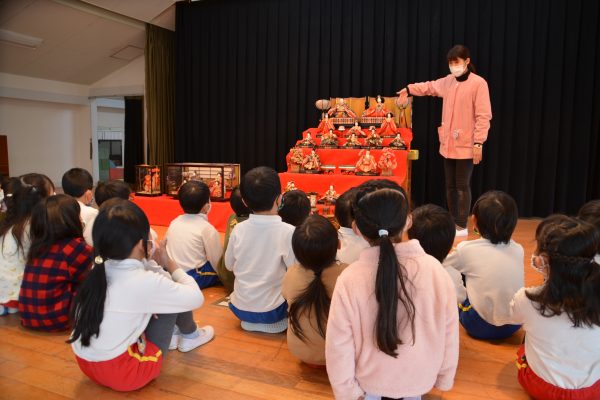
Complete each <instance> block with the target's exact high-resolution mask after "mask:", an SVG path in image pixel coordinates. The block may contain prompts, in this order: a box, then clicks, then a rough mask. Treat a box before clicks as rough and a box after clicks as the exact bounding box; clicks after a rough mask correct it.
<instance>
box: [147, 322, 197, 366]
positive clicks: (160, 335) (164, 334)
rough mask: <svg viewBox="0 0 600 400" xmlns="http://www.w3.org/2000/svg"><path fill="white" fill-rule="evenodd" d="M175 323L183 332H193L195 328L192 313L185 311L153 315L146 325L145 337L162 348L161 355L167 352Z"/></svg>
mask: <svg viewBox="0 0 600 400" xmlns="http://www.w3.org/2000/svg"><path fill="white" fill-rule="evenodd" d="M175 325H177V327H178V328H179V330H180V331H181V333H183V334H186V333H192V332H194V331H195V330H196V322H194V314H192V312H191V311H186V312H182V313H179V314H157V315H156V316H154V315H153V316H152V317H151V318H150V322H148V326H147V327H146V331H145V333H146V339H148V340H149V341H151V342H152V343H154V344H155V345H157V346H158V347H159V348H160V349H161V350H162V352H163V356H164V355H166V354H167V353H168V352H169V343H171V336H173V328H174V327H175Z"/></svg>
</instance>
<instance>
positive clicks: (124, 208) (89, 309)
mask: <svg viewBox="0 0 600 400" xmlns="http://www.w3.org/2000/svg"><path fill="white" fill-rule="evenodd" d="M149 231H150V224H149V223H148V218H146V215H145V214H144V212H143V211H142V210H141V209H140V208H139V207H138V206H137V205H135V204H134V203H132V202H130V201H127V200H123V199H118V198H113V199H110V200H107V201H106V202H104V203H103V204H102V206H101V207H100V212H99V213H98V216H97V217H96V220H95V221H94V227H93V229H92V239H93V241H94V253H95V254H94V255H95V259H94V268H93V269H92V270H91V272H90V273H89V275H88V276H87V278H86V279H85V281H84V282H83V284H82V286H81V288H80V289H79V291H78V292H77V296H76V297H75V300H74V306H73V309H72V314H71V317H72V319H73V325H74V329H73V334H72V335H71V338H70V339H69V340H68V341H67V343H73V342H75V341H76V340H77V339H81V345H82V346H89V345H90V339H91V338H92V337H93V336H96V337H98V334H99V333H100V324H101V323H102V319H103V318H104V301H105V300H106V289H107V282H106V271H105V266H104V262H105V261H106V260H108V259H111V260H124V259H126V258H128V257H129V256H130V254H131V252H132V251H133V248H134V247H135V246H136V245H137V244H138V243H139V241H140V240H142V243H143V246H144V251H145V252H147V248H146V246H147V241H148V233H149Z"/></svg>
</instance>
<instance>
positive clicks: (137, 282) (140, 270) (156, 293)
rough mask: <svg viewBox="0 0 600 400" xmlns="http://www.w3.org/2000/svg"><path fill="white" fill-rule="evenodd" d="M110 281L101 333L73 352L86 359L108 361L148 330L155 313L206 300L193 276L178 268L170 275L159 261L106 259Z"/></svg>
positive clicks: (186, 308) (78, 344)
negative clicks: (167, 274)
mask: <svg viewBox="0 0 600 400" xmlns="http://www.w3.org/2000/svg"><path fill="white" fill-rule="evenodd" d="M104 265H105V270H106V281H107V283H108V287H107V291H106V300H105V302H104V317H103V319H102V323H101V324H100V334H99V335H98V337H94V336H93V337H92V338H91V340H90V345H89V346H88V347H83V346H82V345H81V341H80V340H77V341H75V342H74V343H72V344H71V347H72V348H73V352H74V353H75V354H76V355H77V356H78V357H80V358H83V359H84V360H87V361H107V360H112V359H113V358H115V357H118V356H119V355H121V354H123V353H124V352H125V351H126V350H127V348H128V347H129V346H130V345H132V344H133V343H135V342H136V341H137V339H138V338H139V336H140V335H141V334H142V332H144V330H146V327H147V326H148V322H149V321H150V317H151V316H152V314H171V313H180V312H185V311H190V310H193V309H195V308H198V307H200V306H201V305H202V303H203V302H204V297H203V295H202V292H201V291H200V289H199V288H198V285H197V284H196V282H195V281H194V279H193V278H192V277H190V276H189V275H187V274H186V273H185V272H184V271H183V270H182V269H177V270H175V272H173V274H172V275H171V277H172V279H171V278H168V277H167V276H165V275H164V274H163V273H162V272H159V270H160V269H159V268H156V264H148V265H147V267H146V266H145V265H144V263H143V262H141V261H139V260H135V259H127V260H107V261H106V262H105V264H104Z"/></svg>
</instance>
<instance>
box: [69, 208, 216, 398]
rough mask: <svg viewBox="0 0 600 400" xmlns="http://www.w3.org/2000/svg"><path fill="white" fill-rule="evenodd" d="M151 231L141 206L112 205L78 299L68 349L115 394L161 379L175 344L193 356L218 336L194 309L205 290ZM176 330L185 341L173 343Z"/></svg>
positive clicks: (98, 225) (99, 221)
mask: <svg viewBox="0 0 600 400" xmlns="http://www.w3.org/2000/svg"><path fill="white" fill-rule="evenodd" d="M149 232H150V224H149V223H148V219H147V218H146V215H145V214H144V212H143V211H142V210H141V209H140V208H139V207H138V206H136V205H135V204H133V203H132V202H130V201H126V200H122V199H111V200H109V201H107V202H105V203H104V204H103V205H102V207H101V208H100V212H99V214H98V217H97V218H96V221H95V222H94V230H93V232H92V236H93V239H94V244H95V246H94V254H95V258H94V267H93V268H92V270H91V271H90V273H89V274H88V276H87V278H86V279H85V281H84V282H83V284H82V285H81V288H80V289H79V291H78V292H77V296H76V297H75V301H74V306H73V312H72V317H73V323H74V330H73V332H72V334H71V338H70V339H69V341H68V343H71V347H72V349H73V352H74V353H75V356H76V359H77V363H78V364H79V368H81V371H82V372H83V373H84V374H85V375H87V376H88V377H89V378H90V379H92V380H94V381H95V382H97V383H98V384H100V385H103V386H108V387H110V388H112V389H114V390H119V391H130V390H136V389H139V388H141V387H143V386H145V385H146V384H148V383H149V382H150V381H152V380H153V379H155V378H156V377H157V376H158V375H159V374H160V370H161V367H162V363H163V359H164V356H165V354H166V353H167V351H168V350H169V348H173V345H174V347H176V348H177V349H179V350H180V351H182V352H187V351H190V350H193V349H195V348H197V347H198V346H201V345H202V344H204V343H206V342H208V341H209V340H211V339H212V338H213V336H214V330H213V328H212V327H211V326H205V327H203V328H198V327H197V326H196V323H195V322H194V316H193V314H192V311H191V310H194V309H196V308H198V307H200V306H201V305H202V303H203V302H204V297H203V296H202V292H201V291H200V289H199V288H198V285H197V284H196V282H195V281H194V279H192V278H191V277H190V276H189V275H187V274H186V273H185V272H184V271H183V270H182V269H180V268H179V267H178V266H177V264H176V263H175V262H174V261H173V260H172V259H170V258H169V256H168V254H167V251H166V249H165V245H164V242H163V243H162V244H161V246H160V247H158V246H156V245H155V244H154V242H153V241H151V240H149ZM154 250H155V251H154ZM150 258H153V260H155V261H156V262H158V264H159V265H157V264H156V263H154V262H149V261H148V259H150ZM163 267H164V268H165V269H166V271H165V270H164V269H163ZM175 325H177V327H178V328H179V330H180V331H181V337H180V338H179V340H178V341H176V342H175V343H174V342H173V329H174V326H175Z"/></svg>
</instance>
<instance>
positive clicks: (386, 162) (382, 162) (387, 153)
mask: <svg viewBox="0 0 600 400" xmlns="http://www.w3.org/2000/svg"><path fill="white" fill-rule="evenodd" d="M377 166H378V167H379V169H380V170H381V175H386V176H390V175H392V173H393V171H394V169H396V167H397V166H398V163H397V162H396V155H395V154H394V152H393V151H392V149H389V148H385V149H383V151H382V152H381V157H379V162H378V163H377Z"/></svg>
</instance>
